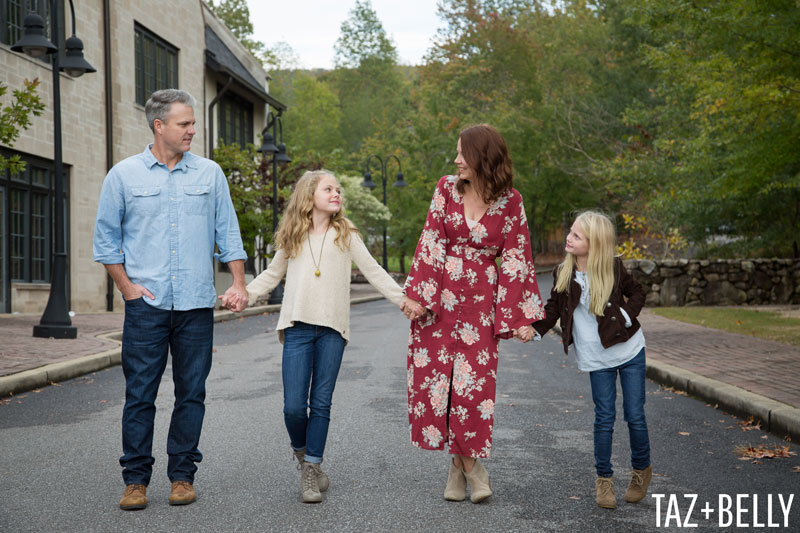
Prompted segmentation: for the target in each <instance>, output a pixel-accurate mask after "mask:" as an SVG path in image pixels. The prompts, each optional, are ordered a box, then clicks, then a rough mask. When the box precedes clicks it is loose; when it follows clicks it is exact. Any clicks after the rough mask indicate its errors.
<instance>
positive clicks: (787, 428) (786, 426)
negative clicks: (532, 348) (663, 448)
mask: <svg viewBox="0 0 800 533" xmlns="http://www.w3.org/2000/svg"><path fill="white" fill-rule="evenodd" d="M553 330H554V331H556V332H557V333H558V335H559V337H560V336H561V328H560V327H559V326H558V325H556V326H555V327H553ZM646 375H647V377H648V378H649V379H651V380H653V381H655V382H656V383H659V384H661V385H666V386H667V387H672V388H674V389H676V390H680V391H684V392H686V393H687V394H689V395H690V396H693V397H695V398H698V399H701V400H703V401H705V402H708V403H710V404H714V406H715V407H718V408H720V409H722V410H723V411H726V412H729V413H731V414H734V415H737V416H740V417H751V416H752V417H753V420H754V421H760V422H761V428H762V429H763V430H764V431H769V432H770V433H773V434H774V435H777V436H778V437H781V438H785V437H787V436H788V437H791V438H792V440H794V441H798V440H800V409H798V408H796V407H793V406H791V405H788V404H785V403H782V402H779V401H777V400H773V399H772V398H767V397H766V396H761V395H760V394H755V393H753V392H750V391H748V390H745V389H742V388H740V387H736V386H735V385H731V384H729V383H724V382H722V381H717V380H715V379H711V378H707V377H705V376H701V375H700V374H697V373H695V372H692V371H690V370H685V369H683V368H680V367H677V366H675V365H670V364H668V363H664V362H661V361H657V360H653V359H647V371H646Z"/></svg>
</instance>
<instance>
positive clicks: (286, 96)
mask: <svg viewBox="0 0 800 533" xmlns="http://www.w3.org/2000/svg"><path fill="white" fill-rule="evenodd" d="M271 90H272V94H273V95H274V96H275V97H276V98H278V99H279V100H280V101H282V102H284V103H285V104H286V105H287V107H288V109H287V111H286V112H285V113H284V114H283V116H282V117H281V122H282V124H283V133H284V137H285V139H286V142H287V143H288V145H289V146H290V147H291V148H292V149H293V150H296V151H300V152H305V151H308V150H311V151H314V152H317V153H330V152H332V151H334V150H336V149H337V148H340V147H341V146H342V144H343V143H342V139H341V131H340V127H341V123H342V111H341V108H340V104H339V97H338V95H337V94H336V93H335V92H334V91H333V90H332V89H331V88H330V86H329V85H328V84H327V83H326V82H324V81H323V80H321V79H320V78H318V77H316V76H311V75H309V74H306V73H305V72H302V71H295V72H292V73H290V72H285V71H281V72H280V73H276V82H274V83H273V84H272V86H271Z"/></svg>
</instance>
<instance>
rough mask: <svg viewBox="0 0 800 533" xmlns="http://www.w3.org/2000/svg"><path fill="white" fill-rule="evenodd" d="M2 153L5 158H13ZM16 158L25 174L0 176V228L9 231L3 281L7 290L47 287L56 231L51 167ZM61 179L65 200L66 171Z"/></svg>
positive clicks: (0, 256)
mask: <svg viewBox="0 0 800 533" xmlns="http://www.w3.org/2000/svg"><path fill="white" fill-rule="evenodd" d="M2 152H3V155H4V156H6V157H8V156H10V155H14V154H15V153H14V152H10V151H7V150H3V151H2ZM17 155H21V156H22V157H21V158H22V160H23V161H25V163H26V166H25V170H24V171H22V172H20V173H19V174H11V173H10V172H9V171H8V170H5V171H3V172H0V192H2V194H0V201H2V204H3V205H1V206H0V213H6V214H7V215H6V218H5V220H3V221H2V222H3V224H2V225H3V226H5V227H6V228H7V229H8V232H7V233H5V232H4V233H5V236H6V237H7V240H6V239H3V241H0V243H2V247H3V250H2V253H0V261H2V263H3V264H2V265H0V270H1V271H2V272H3V273H5V274H6V275H7V276H8V277H7V278H6V277H5V276H4V278H5V279H4V280H3V281H4V285H6V286H7V284H8V283H9V282H22V283H49V282H50V264H51V261H52V255H51V253H52V245H51V243H52V242H53V233H52V232H53V231H54V229H55V228H54V225H53V213H54V211H55V204H54V194H53V170H52V165H51V163H50V162H49V161H46V160H40V159H38V158H33V157H31V156H26V155H22V154H17ZM65 170H66V169H65ZM64 177H65V179H64V190H65V196H66V191H67V190H68V181H69V180H68V179H67V173H66V171H65V176H64ZM65 204H68V202H65ZM5 288H6V287H4V289H5ZM0 312H3V310H2V309H0Z"/></svg>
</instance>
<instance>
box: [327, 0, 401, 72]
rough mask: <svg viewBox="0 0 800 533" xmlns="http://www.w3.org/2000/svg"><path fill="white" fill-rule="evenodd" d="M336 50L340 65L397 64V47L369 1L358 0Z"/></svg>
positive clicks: (336, 61)
mask: <svg viewBox="0 0 800 533" xmlns="http://www.w3.org/2000/svg"><path fill="white" fill-rule="evenodd" d="M333 49H334V51H335V53H336V55H335V56H334V62H335V64H336V66H337V67H343V68H359V67H361V66H362V65H363V64H364V63H365V62H382V63H387V64H392V65H393V64H395V63H397V49H396V48H395V46H394V43H392V41H391V39H389V37H388V36H387V35H386V31H385V30H384V29H383V24H382V23H381V21H380V20H379V19H378V14H377V13H376V12H375V10H374V9H373V8H372V2H370V1H369V0H363V1H362V0H356V5H355V7H354V8H353V9H352V10H351V11H350V16H349V18H348V19H347V20H345V21H344V22H343V23H342V26H341V33H340V35H339V38H338V39H337V40H336V44H334V46H333Z"/></svg>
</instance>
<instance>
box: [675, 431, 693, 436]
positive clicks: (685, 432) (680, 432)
mask: <svg viewBox="0 0 800 533" xmlns="http://www.w3.org/2000/svg"><path fill="white" fill-rule="evenodd" d="M689 434H690V433H689V432H688V431H679V432H678V435H683V436H686V435H689Z"/></svg>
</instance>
